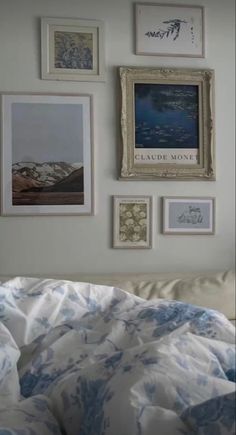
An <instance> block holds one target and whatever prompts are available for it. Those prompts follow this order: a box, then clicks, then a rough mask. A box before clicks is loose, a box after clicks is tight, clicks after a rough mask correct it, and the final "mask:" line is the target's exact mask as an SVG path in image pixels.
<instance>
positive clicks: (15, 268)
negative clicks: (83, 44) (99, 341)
mask: <svg viewBox="0 0 236 435" xmlns="http://www.w3.org/2000/svg"><path fill="white" fill-rule="evenodd" d="M144 1H145V0H143V2H144ZM162 2H163V3H164V1H163V0H162ZM169 3H173V0H172V1H171V2H169ZM181 3H184V2H181ZM186 3H187V4H191V3H192V4H196V3H198V4H202V5H204V6H205V12H206V41H207V55H206V58H205V59H190V58H186V59H185V58H162V57H155V56H151V57H147V56H136V55H134V54H133V42H134V41H133V35H134V30H133V27H134V26H133V1H132V0H86V1H83V0H66V1H65V0H40V1H36V0H0V54H1V56H0V91H1V92H2V91H20V92H26V93H27V92H56V93H57V92H58V93H62V92H63V93H80V92H83V93H87V92H88V93H92V94H93V95H94V133H95V197H96V215H95V216H89V217H85V216H68V217H66V216H64V217H63V216H42V217H40V216H32V217H15V216H10V217H0V275H1V274H41V275H47V274H56V273H60V274H63V273H65V274H66V273H67V274H70V273H76V272H82V273H91V272H94V273H104V272H138V271H139V272H149V271H153V272H154V271H184V270H189V271H200V270H202V271H203V270H204V271H205V270H209V269H211V270H216V269H222V268H229V267H232V266H233V264H234V147H235V142H234V128H235V127H234V126H235V106H234V104H235V100H234V95H235V88H234V78H235V42H234V41H235V34H234V31H235V22H234V16H235V14H234V6H235V1H234V0H225V1H222V0H199V1H198V2H196V1H195V0H188V2H186ZM42 16H45V17H64V18H65V17H78V18H90V19H95V18H96V19H102V20H104V22H105V26H106V68H107V80H106V82H105V83H89V82H87V83H86V82H63V81H60V82H56V81H46V80H41V79H40V24H39V22H40V17H42ZM121 65H123V66H127V65H136V66H139V65H140V66H142V65H145V66H158V67H159V66H172V67H194V68H195V67H196V68H212V69H214V70H215V73H216V84H215V100H216V166H217V167H216V169H217V180H216V181H215V182H206V181H197V182H195V181H191V182H183V181H181V182H176V181H153V182H150V181H136V182H135V181H129V182H127V181H118V180H117V147H118V142H119V113H118V109H117V97H118V93H119V86H118V80H117V68H116V67H117V66H121ZM122 194H141V195H143V194H144V195H147V194H148V195H153V196H154V238H153V240H154V247H153V249H152V250H116V249H112V248H111V234H112V220H111V219H112V207H111V196H112V195H122ZM166 195H169V196H171V195H186V196H189V195H190V196H191V195H195V196H198V195H203V196H204V195H205V196H215V197H216V201H217V202H216V205H217V211H216V235H215V236H178V237H176V236H164V235H162V234H161V233H160V217H161V209H160V197H161V196H166Z"/></svg>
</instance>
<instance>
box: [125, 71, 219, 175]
mask: <svg viewBox="0 0 236 435" xmlns="http://www.w3.org/2000/svg"><path fill="white" fill-rule="evenodd" d="M120 82H121V98H122V104H121V137H122V144H121V145H122V146H121V173H120V178H121V179H127V180H128V179H134V178H135V179H137V180H138V179H139V180H150V179H157V180H158V179H172V180H173V179H175V180H183V179H185V180H214V179H215V162H214V71H213V70H201V69H200V70H198V69H163V68H137V67H121V68H120Z"/></svg>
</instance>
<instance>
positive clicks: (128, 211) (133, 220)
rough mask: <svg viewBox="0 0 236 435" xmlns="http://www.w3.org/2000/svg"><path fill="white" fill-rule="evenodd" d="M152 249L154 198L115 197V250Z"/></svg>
mask: <svg viewBox="0 0 236 435" xmlns="http://www.w3.org/2000/svg"><path fill="white" fill-rule="evenodd" d="M151 247H152V197H151V196H138V195H136V196H113V248H151Z"/></svg>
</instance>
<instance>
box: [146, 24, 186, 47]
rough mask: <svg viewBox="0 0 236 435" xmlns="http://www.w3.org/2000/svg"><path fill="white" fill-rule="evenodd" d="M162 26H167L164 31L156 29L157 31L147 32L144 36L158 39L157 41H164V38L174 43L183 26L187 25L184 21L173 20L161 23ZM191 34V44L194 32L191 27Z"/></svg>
mask: <svg viewBox="0 0 236 435" xmlns="http://www.w3.org/2000/svg"><path fill="white" fill-rule="evenodd" d="M162 24H164V25H167V26H166V29H158V30H157V31H148V32H146V33H145V36H147V37H148V38H158V39H164V38H171V37H172V39H173V41H176V39H178V37H179V34H180V32H181V29H182V28H183V26H184V25H188V24H189V23H188V22H187V21H185V20H179V19H177V18H175V19H173V20H168V21H163V22H162ZM190 32H191V41H192V44H193V43H194V32H193V26H192V25H191V27H190Z"/></svg>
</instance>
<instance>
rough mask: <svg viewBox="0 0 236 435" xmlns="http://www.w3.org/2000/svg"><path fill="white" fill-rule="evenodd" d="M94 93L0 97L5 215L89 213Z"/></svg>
mask: <svg viewBox="0 0 236 435" xmlns="http://www.w3.org/2000/svg"><path fill="white" fill-rule="evenodd" d="M91 102H92V96H91V95H89V94H87V95H85V94H83V95H82V94H74V95H70V94H69V95H66V94H48V95H47V94H22V93H18V94H17V93H9V94H4V95H2V96H1V106H2V114H3V116H2V119H1V130H2V161H1V171H2V196H1V213H2V214H3V215H29V216H31V215H41V214H42V215H48V214H52V215H66V214H68V215H91V214H93V174H92V160H93V156H92V153H93V143H92V135H91V121H92V108H91Z"/></svg>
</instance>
